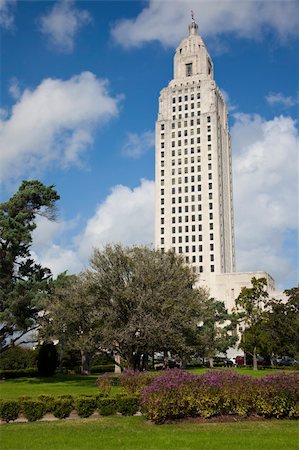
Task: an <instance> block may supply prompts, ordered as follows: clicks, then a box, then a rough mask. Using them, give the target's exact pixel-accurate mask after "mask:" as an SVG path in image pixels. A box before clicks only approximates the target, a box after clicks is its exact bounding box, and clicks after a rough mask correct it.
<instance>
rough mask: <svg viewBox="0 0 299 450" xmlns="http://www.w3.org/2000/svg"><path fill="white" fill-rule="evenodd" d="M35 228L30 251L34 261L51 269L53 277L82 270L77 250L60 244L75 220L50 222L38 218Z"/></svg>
mask: <svg viewBox="0 0 299 450" xmlns="http://www.w3.org/2000/svg"><path fill="white" fill-rule="evenodd" d="M36 223H37V228H36V229H35V230H34V231H33V234H32V251H31V254H32V256H33V257H34V260H35V261H37V262H38V263H40V264H41V265H42V266H43V267H48V268H49V269H51V271H52V273H53V275H54V276H57V275H58V274H59V273H61V272H64V271H65V270H67V271H68V273H69V274H72V273H78V272H80V270H82V268H83V265H84V262H83V261H82V260H81V259H80V257H79V255H78V251H77V250H78V249H77V248H76V247H72V246H71V243H70V244H68V245H67V244H62V243H59V241H60V240H61V241H63V240H64V237H65V235H66V234H67V233H70V231H72V230H73V228H74V227H75V226H76V224H77V220H76V219H74V220H71V221H57V222H52V221H49V220H48V219H46V218H45V217H40V216H39V217H38V218H37V220H36Z"/></svg>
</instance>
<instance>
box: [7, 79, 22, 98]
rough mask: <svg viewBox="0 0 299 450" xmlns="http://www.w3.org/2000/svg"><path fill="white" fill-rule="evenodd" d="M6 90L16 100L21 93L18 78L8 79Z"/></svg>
mask: <svg viewBox="0 0 299 450" xmlns="http://www.w3.org/2000/svg"><path fill="white" fill-rule="evenodd" d="M8 92H9V93H10V95H11V96H12V98H13V99H14V100H18V98H19V97H20V95H21V89H20V86H19V82H18V80H17V79H16V78H15V77H14V78H12V79H11V80H10V85H9V89H8Z"/></svg>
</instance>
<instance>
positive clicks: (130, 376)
mask: <svg viewBox="0 0 299 450" xmlns="http://www.w3.org/2000/svg"><path fill="white" fill-rule="evenodd" d="M153 377H154V375H153V374H150V373H149V372H139V371H138V370H136V371H134V370H132V369H125V370H124V371H123V372H122V374H121V375H120V384H121V386H122V387H123V388H124V389H125V390H126V391H127V392H128V394H138V393H140V392H141V390H142V389H143V388H144V387H145V386H147V385H148V384H150V383H151V381H152V379H153Z"/></svg>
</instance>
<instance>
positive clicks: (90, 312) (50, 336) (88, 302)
mask: <svg viewBox="0 0 299 450" xmlns="http://www.w3.org/2000/svg"><path fill="white" fill-rule="evenodd" d="M44 306H45V313H44V314H43V315H41V316H40V317H39V325H40V329H39V339H40V340H43V339H45V340H58V341H59V345H58V348H59V352H60V355H59V360H60V370H62V363H63V357H64V355H65V353H66V352H67V351H71V350H78V351H80V354H81V373H82V374H89V373H90V368H91V361H92V357H93V355H94V354H95V352H96V351H97V350H98V348H99V345H100V342H101V328H102V326H101V323H100V319H99V313H98V311H97V308H96V305H95V301H94V298H93V297H92V296H91V295H90V294H89V292H88V290H87V288H86V285H85V283H84V280H83V277H82V276H76V275H71V276H68V275H66V273H62V274H60V275H59V276H58V277H57V279H56V280H53V281H52V282H51V288H50V291H49V294H48V296H47V302H46V303H45V305H44Z"/></svg>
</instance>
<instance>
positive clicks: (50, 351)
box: [37, 343, 58, 377]
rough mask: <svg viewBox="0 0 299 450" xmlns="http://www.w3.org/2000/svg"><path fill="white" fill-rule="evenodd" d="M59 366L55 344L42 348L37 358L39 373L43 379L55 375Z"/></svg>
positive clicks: (42, 346) (45, 345) (44, 345)
mask: <svg viewBox="0 0 299 450" xmlns="http://www.w3.org/2000/svg"><path fill="white" fill-rule="evenodd" d="M57 364H58V354H57V349H56V347H55V345H54V344H53V343H48V344H47V343H45V344H43V345H41V346H40V348H39V352H38V358H37V369H38V373H39V375H40V376H42V377H50V376H52V375H54V373H55V371H56V368H57Z"/></svg>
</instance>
